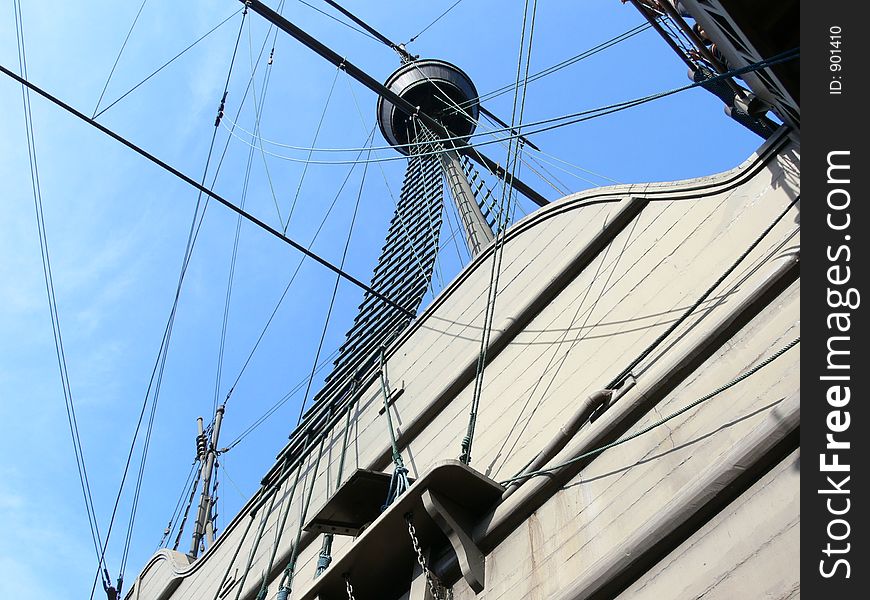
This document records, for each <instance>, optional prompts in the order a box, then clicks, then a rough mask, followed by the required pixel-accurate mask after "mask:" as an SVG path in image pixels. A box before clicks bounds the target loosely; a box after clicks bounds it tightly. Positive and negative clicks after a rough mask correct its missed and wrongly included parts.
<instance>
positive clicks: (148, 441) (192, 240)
mask: <svg viewBox="0 0 870 600" xmlns="http://www.w3.org/2000/svg"><path fill="white" fill-rule="evenodd" d="M246 16H247V11H246V10H243V11H242V19H241V22H240V23H239V33H238V35H237V36H236V43H235V46H234V47H233V54H232V57H231V58H230V65H229V68H228V69H227V77H226V81H225V82H224V92H223V96H222V99H221V103H220V107H219V108H218V116H217V118H216V120H215V125H214V129H213V131H212V139H211V143H210V145H209V152H208V156H207V157H206V163H205V168H204V170H203V175H202V180H201V183H200V184H201V185H202V184H203V183H204V182H205V178H206V175H207V173H208V169H209V164H210V163H211V158H212V152H213V150H214V144H215V141H216V139H217V130H218V125H219V124H220V118H221V116H222V114H223V110H224V104H225V101H226V97H227V92H228V90H229V85H230V79H231V77H232V73H233V67H234V66H235V61H236V55H237V54H238V49H239V42H240V40H241V38H242V31H243V29H244V25H245V17H246ZM215 177H217V173H215ZM201 201H202V191H200V193H199V194H198V195H197V200H196V207H197V211H198V209H199V205H200V203H201ZM207 208H208V198H206V204H205V206H204V207H203V212H202V217H201V218H200V220H199V225H201V224H202V218H204V217H205V211H206V209H207ZM195 218H196V212H194V219H195ZM191 225H192V224H191ZM198 232H199V226H197V228H196V230H195V231H193V232H192V237H191V234H188V235H189V237H188V246H187V248H186V251H185V260H184V264H183V267H182V271H181V274H180V276H179V279H178V286H177V289H176V294H175V299H174V301H173V306H172V311H171V315H170V320H171V323H170V325H169V327H168V330H167V336H166V337H165V340H166V343H165V345H164V347H163V353H162V360H160V369H159V373H158V376H157V383H156V386H155V388H154V396H153V399H152V402H151V414H150V415H149V420H148V427H147V429H146V434H145V441H144V444H143V448H142V459H141V461H140V464H139V473H138V477H137V481H136V489H135V492H134V494H133V505H132V508H131V511H130V519H129V521H128V527H127V538H126V541H125V545H124V552H123V555H122V558H121V571H120V574H119V577H121V578H122V577H123V575H124V570H125V568H126V566H127V557H128V555H129V549H130V543H131V541H132V535H133V525H134V522H135V519H136V513H137V511H138V508H139V494H140V491H141V488H142V480H143V478H144V474H145V461H146V458H147V456H148V449H149V447H150V445H151V433H152V431H153V427H154V416H155V414H156V411H157V400H158V398H159V395H160V389H161V387H162V383H163V374H164V372H165V369H166V357H167V355H168V354H169V344H170V340H171V336H172V329H173V327H174V324H175V315H176V314H177V309H178V301H179V299H180V297H181V288H182V284H183V280H184V276H185V274H186V272H187V267H188V265H189V264H190V259H191V256H192V255H193V248H194V245H195V243H196V235H197V233H198ZM146 400H147V397H146ZM134 442H135V439H134ZM120 588H121V585H120V584H119V585H118V591H119V592H120Z"/></svg>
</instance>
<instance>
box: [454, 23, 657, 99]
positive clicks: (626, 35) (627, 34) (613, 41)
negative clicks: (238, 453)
mask: <svg viewBox="0 0 870 600" xmlns="http://www.w3.org/2000/svg"><path fill="white" fill-rule="evenodd" d="M651 27H652V25H650V24H649V23H642V24H640V25H638V26H636V27H633V28H631V29H629V30H628V31H624V32H622V33H620V34H619V35H617V36H614V37H612V38H610V39H609V40H606V41H604V42H601V43H600V44H598V45H596V46H593V47H592V48H589V49H587V50H584V51H583V52H580V53H579V54H576V55H574V56H572V57H570V58H566V59H565V60H563V61H561V62H558V63H556V64H554V65H551V66H549V67H547V68H545V69H542V70H540V71H538V72H537V73H535V74H533V75H530V76H529V80H528V82H526V83H525V84H523V85H528V84H529V83H531V82H533V81H537V80H538V79H541V78H542V77H546V76H547V75H551V74H553V73H556V72H557V71H561V70H562V69H564V68H565V67H570V66H571V65H573V64H576V63H578V62H580V61H582V60H585V59H587V58H589V57H591V56H595V55H596V54H598V53H599V52H603V51H604V50H607V49H609V48H611V47H613V46H615V45H617V44H619V43H621V42H624V41H626V40H628V39H630V38H632V37H634V36H636V35H637V34H639V33H642V32H644V31H646V30H647V29H650V28H651ZM514 87H515V85H514V84H507V85H504V86H502V87H500V88H497V89H495V90H492V91H491V92H487V93H485V94H481V95H480V96H478V97H477V98H474V99H469V100H466V101H463V102H460V103H459V107H460V108H461V109H462V108H467V107H468V106H470V105H471V104H473V103H474V102H480V103H483V102H485V101H487V100H492V99H493V98H497V97H499V96H501V95H504V94H506V93H508V92H510V91H513V90H514Z"/></svg>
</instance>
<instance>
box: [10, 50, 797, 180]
mask: <svg viewBox="0 0 870 600" xmlns="http://www.w3.org/2000/svg"><path fill="white" fill-rule="evenodd" d="M799 56H800V49H799V48H794V49H792V50H788V51H785V52H782V53H780V54H777V55H775V56H773V57H771V58H768V59H765V60H761V61H759V62H756V63H752V64H749V65H747V66H745V67H740V68H737V69H732V70H730V71H727V72H725V73H722V74H720V75H716V76H714V77H711V78H709V79H705V80H703V81H698V82H692V83H688V84H686V85H683V86H680V87H676V88H671V89H669V90H665V91H662V92H656V93H654V94H649V95H646V96H641V97H638V98H634V99H631V100H623V101H621V102H616V103H613V104H607V105H604V106H599V107H596V108H590V109H585V110H582V111H577V112H573V113H568V114H565V115H561V116H558V117H549V118H546V119H541V120H537V121H531V122H529V123H521V124H520V126H519V127H520V128H522V129H524V131H522V132H521V133H519V132H518V131H519V130H518V128H517V127H513V128H511V127H502V128H500V129H492V130H490V131H482V132H473V133H471V134H469V135H466V136H451V137H446V138H441V141H442V142H448V141H453V142H460V141H462V140H466V139H471V138H477V137H481V136H488V135H493V134H496V133H507V134H508V135H505V136H504V137H502V138H498V139H493V140H486V141H482V142H477V143H468V144H466V145H465V146H467V147H468V148H471V149H474V148H482V147H484V146H490V145H492V144H497V143H502V142H505V141H508V140H511V139H516V138H519V137H529V136H532V135H535V134H538V133H544V132H546V131H552V130H554V129H559V128H561V127H567V126H569V125H576V124H577V123H582V122H585V121H590V120H592V119H597V118H599V117H604V116H607V115H610V114H613V113H617V112H621V111H623V110H627V109H629V108H634V107H636V106H640V105H643V104H646V103H648V102H653V101H655V100H659V99H661V98H666V97H668V96H672V95H674V94H678V93H681V92H685V91H688V90H691V89H694V88H697V87H704V86H709V85H711V84H714V83H717V82H720V81H724V80H726V79H730V78H732V77H739V76H741V75H744V74H746V73H752V72H755V71H759V70H761V69H766V68H768V67H772V66H775V65H778V64H781V63H784V62H788V61H791V60H795V59H797V58H799ZM0 71H2V72H4V73H5V74H6V75H8V76H10V77H12V78H13V79H16V77H15V75H14V73H12V72H10V71H9V70H8V69H5V68H4V67H2V66H0ZM27 85H29V86H31V89H33V90H34V91H37V92H38V93H40V94H41V95H43V96H46V97H47V98H49V100H52V101H53V102H55V104H58V102H59V101H57V100H56V99H54V98H53V97H49V96H48V95H47V94H46V93H45V92H43V91H42V90H40V89H39V88H37V87H36V86H33V84H30V83H29V82H27ZM59 105H60V106H62V107H64V108H66V107H65V106H64V105H61V104H59ZM233 126H234V127H235V128H236V129H239V130H240V131H243V132H244V133H245V134H246V135H248V136H250V135H251V132H247V131H244V129H242V128H241V127H238V126H236V125H235V124H233ZM225 128H227V129H229V128H228V127H227V126H226V125H225ZM529 128H531V129H529ZM512 129H513V131H514V132H515V133H511V130H512ZM232 135H233V136H234V137H236V139H238V140H240V141H241V142H242V143H244V144H248V145H250V144H251V143H252V142H250V141H248V140H246V139H245V138H243V137H241V136H240V135H239V134H237V133H232ZM262 141H263V142H264V143H267V144H271V145H274V146H279V147H286V148H289V149H295V150H300V151H308V150H311V148H310V147H303V146H293V145H289V144H282V143H279V142H274V141H270V140H266V139H263V140H262ZM413 145H414V144H411V143H408V144H397V145H396V146H374V147H373V148H372V150H388V149H390V148H411V147H412V146H413ZM314 150H315V151H316V152H350V151H354V150H358V149H357V148H315V149H314ZM440 152H441V151H438V150H434V151H429V152H424V153H422V154H421V156H426V155H436V154H439V153H440ZM266 153H267V154H268V155H270V156H274V157H275V158H279V159H281V160H286V161H290V162H298V163H305V162H309V163H311V164H318V165H346V164H354V163H360V162H363V161H359V160H305V159H300V158H295V157H292V156H287V155H283V154H278V153H275V152H270V151H266ZM406 158H407V157H405V156H390V157H386V158H377V159H369V160H367V161H365V162H391V161H397V160H406ZM563 162H565V161H563ZM569 164H570V163H569Z"/></svg>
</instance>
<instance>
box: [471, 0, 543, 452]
mask: <svg viewBox="0 0 870 600" xmlns="http://www.w3.org/2000/svg"><path fill="white" fill-rule="evenodd" d="M537 5H538V3H537V0H534V3H533V5H532V10H531V13H532V18H531V23H530V25H529V42H528V51H527V54H526V61H525V74H524V75H525V79H526V80H528V76H529V63H530V62H531V61H530V58H531V54H532V44H533V41H534V31H535V16H536V14H537ZM528 13H529V0H525V4H524V7H523V25H522V30H521V34H520V50H519V56H518V58H517V77H516V82H517V86H516V90H515V92H514V102H513V108H512V110H511V124H510V129H511V130H513V129H514V128H515V127H514V126H515V125H516V122H517V121H520V122H522V118H523V111H524V109H525V101H526V89H527V88H526V86H525V85H524V86H523V87H522V94H521V99H519V98H518V96H520V94H519V90H520V76H521V72H522V65H523V50H524V46H525V37H526V20H527V18H528ZM518 101H519V110H518V107H517V103H518ZM511 144H513V145H514V146H515V150H514V153H513V164H512V165H511V164H510V161H511V158H512V156H511V147H510V145H509V146H508V154H507V161H508V165H506V166H508V169H506V170H509V171H510V174H511V180H513V178H514V176H515V175H516V169H517V162H518V160H517V159H518V158H519V156H520V154H521V153H522V146H521V145H520V142H519V140H518V138H517V139H515V140H511ZM513 192H514V189H513V187H508V185H507V184H506V183H503V184H502V197H501V201H500V203H499V204H500V207H499V208H500V216H502V217H503V218H500V219H499V223H498V230H497V231H496V236H495V240H494V242H493V243H494V246H493V247H494V249H495V250H494V251H493V257H492V269H491V271H490V279H489V286H488V289H487V299H486V306H485V310H484V331H483V335H481V338H480V352H479V354H478V359H477V367H476V373H475V378H474V390H473V394H472V399H471V408H470V410H469V414H468V426H467V428H466V433H465V437H464V438H463V439H462V444H461V447H462V453H461V454H460V457H459V460H460V461H462V462H463V463H465V464H467V465H468V464H471V450H472V447H473V444H474V433H475V427H476V424H477V415H478V411H479V409H480V398H481V394H482V391H483V375H484V370H485V369H486V354H487V349H488V347H489V341H490V337H491V335H492V321H493V318H494V316H495V302H496V298H497V295H498V280H499V275H500V274H501V263H502V257H503V256H504V246H505V242H506V239H505V235H506V233H507V224H508V221H507V219H508V218H509V216H508V209H509V206H510V197H511V194H512V193H513Z"/></svg>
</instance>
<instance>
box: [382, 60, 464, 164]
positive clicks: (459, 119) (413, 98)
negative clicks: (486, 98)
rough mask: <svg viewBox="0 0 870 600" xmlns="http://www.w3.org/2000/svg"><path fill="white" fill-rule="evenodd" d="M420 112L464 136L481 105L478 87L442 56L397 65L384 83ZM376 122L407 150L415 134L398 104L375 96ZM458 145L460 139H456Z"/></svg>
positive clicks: (455, 134) (453, 134)
mask: <svg viewBox="0 0 870 600" xmlns="http://www.w3.org/2000/svg"><path fill="white" fill-rule="evenodd" d="M384 85H386V86H387V87H388V88H389V89H390V90H392V91H393V92H395V93H396V94H397V95H398V96H400V97H402V98H404V99H405V100H407V101H408V102H410V103H411V104H412V105H414V106H415V107H419V108H420V112H422V113H425V114H427V115H429V116H430V117H432V118H434V119H436V120H438V121H439V122H441V123H442V124H443V125H444V127H445V128H446V129H447V131H448V132H450V135H451V137H459V138H462V141H463V142H464V141H467V137H468V136H469V135H471V134H472V133H473V132H474V128H475V123H476V122H477V119H478V117H479V113H480V108H479V105H478V102H477V89H476V88H475V87H474V84H473V83H472V82H471V78H470V77H469V76H468V75H466V74H465V72H464V71H462V69H460V68H459V67H457V66H455V65H452V64H450V63H448V62H445V61H443V60H435V59H425V60H417V61H414V62H410V63H406V64H404V65H402V66H401V67H399V69H398V70H396V71H395V72H394V73H393V74H392V75H390V77H389V78H388V79H387V81H386V82H385V83H384ZM378 125H379V126H380V128H381V133H383V135H384V138H385V139H386V140H387V141H388V142H389V143H390V144H392V145H393V146H395V147H396V150H398V151H399V152H401V153H402V154H408V153H409V148H408V147H407V146H405V144H409V143H410V142H412V141H413V140H414V137H415V126H414V124H413V123H412V122H411V118H410V117H409V116H408V115H407V114H406V113H405V111H403V110H402V109H401V108H398V107H397V106H395V105H393V104H392V103H391V102H390V101H389V100H384V98H383V97H380V98H378ZM455 143H456V144H457V145H459V143H460V142H459V141H456V142H455Z"/></svg>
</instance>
